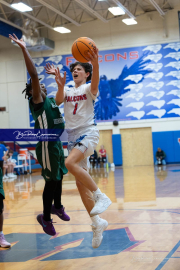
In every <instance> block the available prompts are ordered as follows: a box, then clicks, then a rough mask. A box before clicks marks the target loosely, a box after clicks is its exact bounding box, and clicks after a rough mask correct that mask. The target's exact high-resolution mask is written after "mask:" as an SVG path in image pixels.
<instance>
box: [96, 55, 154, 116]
mask: <svg viewBox="0 0 180 270" xmlns="http://www.w3.org/2000/svg"><path fill="white" fill-rule="evenodd" d="M148 55H149V52H145V53H143V55H142V56H141V57H140V58H139V59H138V60H137V61H135V62H134V63H133V64H132V65H131V66H130V67H127V66H125V67H124V68H123V70H122V72H121V74H120V75H119V77H118V78H117V79H115V80H114V79H113V80H107V77H106V76H105V75H102V76H101V77H100V83H99V97H98V98H97V101H96V103H95V114H96V119H97V120H108V119H112V118H113V116H116V115H117V113H119V112H120V107H121V106H122V103H121V102H122V98H120V97H121V96H122V95H124V94H125V93H127V92H128V91H130V90H131V89H129V88H128V85H130V84H136V82H135V81H132V80H130V79H127V78H128V77H129V78H131V77H132V76H133V75H137V74H141V75H142V79H141V80H140V81H139V82H138V83H141V82H142V81H143V80H144V76H145V75H147V74H149V73H151V72H152V70H145V69H144V67H145V66H146V65H147V64H149V63H150V62H151V60H149V59H148V60H145V57H147V56H148ZM125 79H126V80H125Z"/></svg>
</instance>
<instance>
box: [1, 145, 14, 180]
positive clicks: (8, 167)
mask: <svg viewBox="0 0 180 270" xmlns="http://www.w3.org/2000/svg"><path fill="white" fill-rule="evenodd" d="M12 156H13V150H9V152H8V154H7V155H4V157H3V160H4V163H3V175H4V176H3V180H4V179H7V178H16V175H14V173H13V172H14V167H15V166H16V160H15V159H12Z"/></svg>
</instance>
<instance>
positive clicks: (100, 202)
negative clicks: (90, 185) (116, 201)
mask: <svg viewBox="0 0 180 270" xmlns="http://www.w3.org/2000/svg"><path fill="white" fill-rule="evenodd" d="M93 199H94V201H95V206H94V207H93V209H92V210H91V212H90V216H91V217H93V216H95V215H99V214H101V213H103V212H104V211H105V210H106V209H107V208H108V207H109V206H110V205H111V204H112V202H111V200H110V199H109V198H108V197H107V196H106V194H104V193H100V194H97V195H95V194H93Z"/></svg>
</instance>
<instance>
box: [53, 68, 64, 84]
mask: <svg viewBox="0 0 180 270" xmlns="http://www.w3.org/2000/svg"><path fill="white" fill-rule="evenodd" d="M55 80H56V82H57V85H58V88H62V89H64V86H65V83H66V71H65V72H64V77H62V76H61V73H60V71H59V68H57V69H55Z"/></svg>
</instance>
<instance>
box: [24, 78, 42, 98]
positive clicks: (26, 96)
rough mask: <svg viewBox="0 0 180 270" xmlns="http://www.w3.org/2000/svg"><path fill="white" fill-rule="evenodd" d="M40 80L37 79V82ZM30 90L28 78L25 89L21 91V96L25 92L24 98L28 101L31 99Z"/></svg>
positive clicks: (30, 81)
mask: <svg viewBox="0 0 180 270" xmlns="http://www.w3.org/2000/svg"><path fill="white" fill-rule="evenodd" d="M41 79H42V78H39V81H40V80H41ZM31 90H32V80H31V78H30V80H29V83H26V88H25V89H24V90H23V91H22V94H23V93H24V92H25V98H27V99H30V98H31V97H32V94H31V93H30V91H31Z"/></svg>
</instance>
